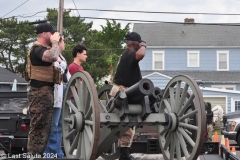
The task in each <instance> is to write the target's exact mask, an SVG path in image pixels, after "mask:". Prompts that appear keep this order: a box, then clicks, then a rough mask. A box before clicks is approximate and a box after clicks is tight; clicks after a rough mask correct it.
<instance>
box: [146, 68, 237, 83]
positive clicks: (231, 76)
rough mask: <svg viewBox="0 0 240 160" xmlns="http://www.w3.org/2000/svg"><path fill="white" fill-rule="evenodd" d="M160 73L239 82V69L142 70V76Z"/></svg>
mask: <svg viewBox="0 0 240 160" xmlns="http://www.w3.org/2000/svg"><path fill="white" fill-rule="evenodd" d="M154 72H157V73H160V74H164V75H166V76H169V77H175V76H177V75H188V76H190V77H192V78H193V79H195V80H196V81H202V82H220V83H221V82H226V83H227V82H228V83H240V71H142V76H146V75H149V74H151V73H154Z"/></svg>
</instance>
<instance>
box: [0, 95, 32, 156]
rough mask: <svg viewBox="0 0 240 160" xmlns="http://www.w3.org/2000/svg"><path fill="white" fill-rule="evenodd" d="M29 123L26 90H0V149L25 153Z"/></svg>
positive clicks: (7, 152)
mask: <svg viewBox="0 0 240 160" xmlns="http://www.w3.org/2000/svg"><path fill="white" fill-rule="evenodd" d="M29 124H30V115H29V113H28V99H27V91H6V92H4V91H1V92H0V150H4V152H5V153H6V154H21V153H26V150H27V140H28V132H29Z"/></svg>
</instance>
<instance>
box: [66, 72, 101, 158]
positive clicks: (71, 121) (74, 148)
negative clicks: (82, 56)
mask: <svg viewBox="0 0 240 160" xmlns="http://www.w3.org/2000/svg"><path fill="white" fill-rule="evenodd" d="M62 109H63V110H62V118H63V120H62V127H63V145H64V150H65V154H66V156H67V158H77V159H88V160H95V159H96V154H97V148H98V142H99V136H100V135H99V133H100V117H99V116H100V111H99V100H98V96H97V90H96V87H95V84H94V82H93V80H92V78H91V76H90V75H89V74H88V73H87V72H85V71H82V72H76V73H75V74H74V75H73V76H72V77H71V79H70V80H69V83H68V86H67V89H66V94H65V97H64V102H63V108H62Z"/></svg>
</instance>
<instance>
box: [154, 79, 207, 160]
mask: <svg viewBox="0 0 240 160" xmlns="http://www.w3.org/2000/svg"><path fill="white" fill-rule="evenodd" d="M189 92H190V94H189ZM159 113H166V114H167V115H169V123H168V124H163V125H159V126H158V134H159V145H160V148H161V151H162V154H163V156H164V159H165V160H173V159H174V158H175V159H177V160H181V157H185V159H186V160H195V159H197V157H198V155H199V154H200V152H201V150H202V145H203V138H204V131H205V126H206V113H205V105H204V100H203V97H202V93H201V91H200V89H199V87H198V85H197V83H196V82H195V81H194V80H193V79H192V78H190V77H188V76H185V75H180V76H176V77H174V78H173V79H172V80H170V82H169V83H168V84H167V86H166V88H165V90H164V93H163V99H162V101H161V103H160V108H159Z"/></svg>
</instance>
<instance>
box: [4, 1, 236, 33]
mask: <svg viewBox="0 0 240 160" xmlns="http://www.w3.org/2000/svg"><path fill="white" fill-rule="evenodd" d="M24 2H26V3H24ZM23 3H24V4H23ZM74 3H75V4H76V7H75V5H74ZM21 4H22V5H21ZM19 5H21V6H20V7H18V6H19ZM0 7H1V9H0V17H1V18H7V17H11V16H18V15H21V16H31V15H33V17H28V18H21V17H17V18H18V19H19V20H28V21H35V20H36V19H44V17H45V16H46V12H44V11H46V9H47V8H58V7H59V0H0ZM16 7H18V8H17V9H15V8H16ZM64 8H65V9H69V8H71V9H76V8H78V9H102V10H128V11H153V12H185V13H186V12H187V13H223V14H240V0H64ZM14 9H15V10H14ZM12 10H14V11H12ZM11 11H12V12H11ZM41 11H43V12H42V13H38V14H36V13H37V12H41ZM9 12H11V13H9ZM34 14H36V15H34ZM71 14H72V15H79V14H80V16H81V17H96V18H113V19H126V20H129V21H119V20H117V22H120V23H121V24H122V26H125V25H126V23H132V24H133V23H134V21H130V20H144V21H165V22H183V21H184V19H185V18H194V19H195V22H196V23H239V22H240V15H236V16H224V15H217V16H213V15H202V14H188V15H187V14H160V13H158V14H152V13H151V14H149V13H126V12H106V11H105V12H99V11H83V10H79V11H73V12H72V13H71ZM85 21H86V22H90V21H93V28H94V29H100V27H99V26H100V25H105V24H106V21H105V20H96V19H89V18H86V19H85ZM131 27H132V25H131Z"/></svg>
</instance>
